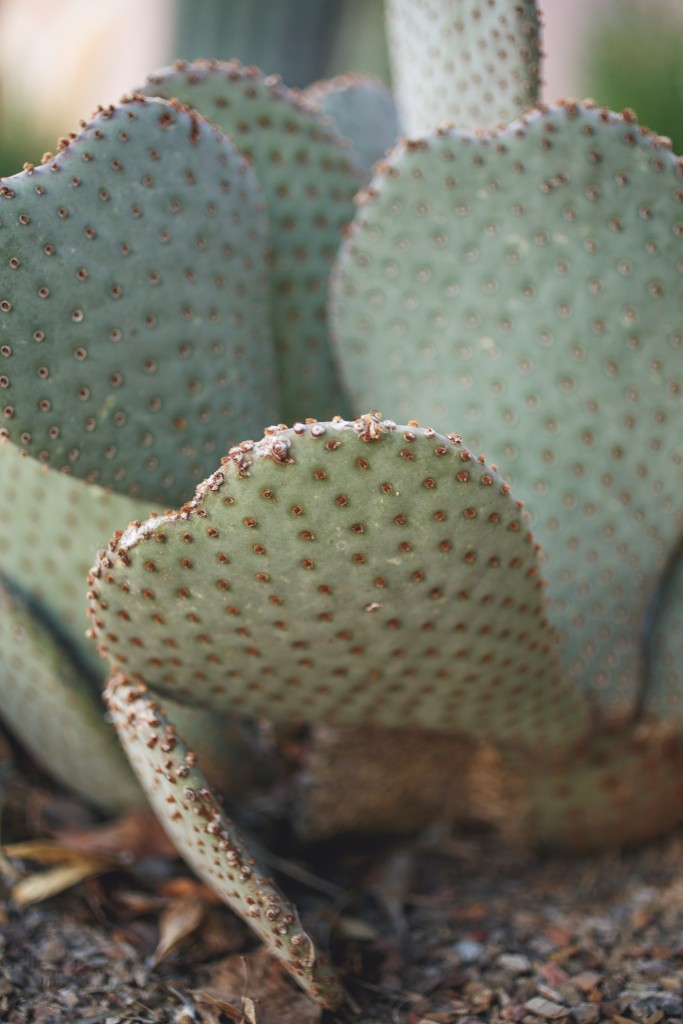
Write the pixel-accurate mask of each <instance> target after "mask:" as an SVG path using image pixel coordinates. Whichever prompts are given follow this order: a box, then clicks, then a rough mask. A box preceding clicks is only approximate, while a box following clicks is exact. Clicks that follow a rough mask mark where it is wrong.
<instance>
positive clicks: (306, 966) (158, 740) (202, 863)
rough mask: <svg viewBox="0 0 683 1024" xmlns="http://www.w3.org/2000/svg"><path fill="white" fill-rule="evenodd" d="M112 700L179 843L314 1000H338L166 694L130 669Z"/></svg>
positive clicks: (333, 981) (114, 685) (113, 685)
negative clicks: (160, 696)
mask: <svg viewBox="0 0 683 1024" xmlns="http://www.w3.org/2000/svg"><path fill="white" fill-rule="evenodd" d="M106 700H107V705H108V707H109V712H110V715H111V717H112V720H113V722H114V724H115V726H116V728H117V730H118V733H119V736H120V738H121V741H122V743H123V746H124V749H125V750H126V752H127V753H128V755H129V757H130V760H131V763H132V764H133V766H134V767H135V769H136V771H137V773H138V776H139V778H140V780H141V782H142V784H143V786H144V788H145V791H146V792H147V795H148V797H149V798H150V801H151V803H152V806H153V807H154V808H155V810H156V811H157V813H158V814H159V816H160V818H161V820H162V821H163V822H164V823H165V826H166V828H167V830H168V832H169V834H170V836H171V838H172V839H173V841H174V842H175V844H176V846H177V848H178V850H179V851H180V852H181V853H183V855H184V856H185V858H186V859H187V860H188V861H189V862H190V863H191V864H192V865H193V866H194V867H195V869H196V870H197V872H198V874H199V875H201V876H202V877H203V878H204V879H205V880H206V882H207V884H208V885H210V886H212V887H213V889H214V890H215V891H216V892H218V893H219V894H220V895H221V896H222V897H223V898H224V899H225V900H226V902H227V903H228V904H229V905H230V906H231V907H232V908H233V910H234V911H235V913H236V914H238V915H239V916H240V917H242V918H244V919H245V920H246V921H248V922H249V924H250V925H251V926H252V928H253V929H254V931H255V932H256V933H257V934H258V935H259V936H260V937H261V939H262V940H263V942H264V943H265V944H266V945H267V946H268V948H269V949H270V950H271V952H272V953H273V954H274V955H275V956H276V957H277V958H278V959H279V960H280V961H281V962H282V964H283V966H284V967H286V969H287V970H288V971H289V972H290V973H291V974H292V975H293V976H294V978H295V979H296V980H297V981H298V983H299V984H300V985H301V987H302V988H303V989H304V990H305V991H306V992H308V993H309V995H311V996H312V997H313V999H316V1000H317V1001H318V1002H320V1003H322V1004H323V1005H325V1006H330V1007H332V1008H334V1007H336V1006H338V1005H339V1004H340V1002H341V999H342V990H341V987H340V985H339V982H338V980H337V977H336V974H335V972H334V971H333V970H332V968H331V967H330V966H329V964H328V963H327V961H326V960H325V959H324V958H323V957H320V956H319V955H318V953H317V952H316V949H315V947H314V945H313V942H312V941H311V939H310V938H309V936H308V935H307V934H306V933H305V932H304V931H303V929H302V927H301V923H300V921H299V917H298V914H297V911H296V908H295V907H294V906H293V905H292V904H291V903H289V902H288V901H287V900H286V899H285V897H284V896H283V895H282V894H281V893H280V891H279V889H278V888H277V887H276V885H275V883H274V882H273V880H272V879H271V878H269V877H268V876H267V875H265V874H264V872H263V871H262V870H261V869H260V867H259V866H258V865H257V864H256V862H255V861H254V858H253V856H252V854H251V851H250V850H249V847H248V846H247V844H246V843H245V841H244V839H243V838H242V837H241V835H240V834H239V832H238V831H237V830H236V828H235V826H234V825H233V823H232V822H231V821H230V820H229V819H228V818H226V817H225V815H224V814H223V811H222V809H221V807H220V806H219V804H218V803H217V802H216V799H215V797H214V795H213V793H212V792H211V790H210V789H208V787H207V782H206V778H205V776H204V774H203V773H202V771H201V770H200V769H199V768H198V767H197V766H196V756H195V754H194V753H193V752H192V751H190V750H188V748H187V747H186V746H185V744H184V742H183V739H182V737H181V736H180V735H178V733H177V731H176V728H175V725H174V723H173V722H171V721H169V719H168V718H167V717H166V714H165V712H164V710H163V708H162V707H161V706H160V704H159V703H158V701H156V700H155V699H154V697H153V695H152V694H150V693H148V692H147V691H146V688H145V687H144V686H140V685H139V684H136V683H134V682H132V681H131V680H129V679H127V678H126V677H125V676H122V675H114V676H113V677H112V678H111V679H110V681H109V684H108V687H107V693H106Z"/></svg>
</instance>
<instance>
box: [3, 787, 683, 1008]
mask: <svg viewBox="0 0 683 1024" xmlns="http://www.w3.org/2000/svg"><path fill="white" fill-rule="evenodd" d="M29 779H30V775H29ZM3 803H4V815H3V822H4V825H3V843H4V844H7V843H10V842H12V841H15V840H18V839H26V838H31V837H32V838H33V839H36V838H38V839H41V840H42V839H43V838H44V837H45V836H46V835H48V834H54V831H55V828H61V829H64V828H65V827H68V828H69V829H70V830H71V831H72V833H73V832H74V830H76V831H78V830H80V831H81V833H82V834H83V835H85V836H87V835H88V834H89V830H90V829H92V827H93V826H94V825H96V822H95V821H94V819H93V817H92V814H91V812H89V811H88V810H87V809H86V808H83V807H82V806H81V805H79V804H78V803H77V802H75V801H74V800H73V799H69V798H66V797H64V796H63V794H59V793H56V792H55V791H54V790H53V789H50V788H49V786H48V785H47V783H46V782H45V780H43V779H39V780H38V781H27V775H26V773H25V772H24V771H23V770H22V771H21V772H19V771H10V772H9V774H8V776H7V777H6V778H5V785H4V798H3ZM139 827H140V826H138V825H137V824H136V825H135V828H139ZM150 836H152V833H150V835H148V836H147V837H146V841H145V842H143V843H140V844H139V853H138V855H137V856H131V857H130V858H129V861H130V862H129V863H125V864H122V863H107V864H105V865H104V866H103V867H102V869H101V870H100V871H99V872H98V873H95V874H94V875H93V877H90V878H87V879H86V880H85V881H83V882H81V883H79V884H78V885H76V886H75V887H71V888H67V889H65V890H64V891H62V892H60V893H58V894H57V895H55V896H53V897H51V898H49V899H45V900H42V901H41V902H36V903H34V904H31V905H27V906H19V905H17V903H16V900H14V899H13V898H12V892H13V891H14V892H16V890H13V883H14V882H15V881H16V878H17V877H19V876H23V877H27V876H28V877H29V878H35V877H38V876H40V875H41V873H43V872H46V871H48V870H50V869H49V867H46V865H45V864H44V863H38V862H35V861H33V860H32V859H31V858H30V857H22V858H15V857H12V858H11V860H10V861H9V862H7V863H5V864H4V865H3V866H2V875H3V878H4V881H3V883H2V884H3V892H2V897H3V898H2V903H1V904H0V944H1V946H2V962H1V963H0V1024H10V1022H12V1024H57V1022H59V1024H61V1022H64V1021H67V1022H70V1024H71V1022H73V1024H124V1022H125V1024H161V1022H164V1024H166V1022H170V1024H191V1022H197V1024H225V1022H228V1021H243V1022H245V1024H274V1022H276V1021H277V1024H287V1022H289V1021H292V1022H294V1021H296V1022H297V1024H302V1022H304V1021H309V1020H310V1021H316V1020H319V1021H321V1022H323V1024H359V1022H362V1024H429V1022H432V1024H456V1022H457V1024H469V1022H474V1021H491V1022H496V1021H513V1022H522V1024H543V1022H546V1024H547V1022H553V1021H558V1022H560V1024H562V1022H567V1024H599V1022H602V1021H615V1022H617V1024H626V1022H638V1024H659V1022H660V1021H670V1022H674V1024H675V1022H678V1021H681V1022H682V1024H683V832H677V833H675V834H672V835H670V836H669V837H667V838H666V839H664V840H662V841H660V842H658V843H656V844H652V845H650V846H647V847H645V848H642V849H640V850H637V851H633V852H624V853H621V854H616V853H612V854H609V855H603V856H599V857H584V858H580V859H573V860H566V859H558V858H541V857H537V856H532V855H531V854H528V853H520V852H515V851H510V850H508V849H504V848H501V846H500V844H499V843H498V842H497V840H496V839H495V837H494V836H492V835H481V834H480V835H477V834H471V835H461V836H456V837H453V836H449V835H444V834H440V833H438V832H436V831H435V832H434V833H433V834H432V835H422V836H421V837H420V838H419V839H416V840H414V841H412V842H405V841H402V842H398V841H395V842H390V841H387V842H386V843H382V844H373V845H368V844H360V843H358V842H357V841H355V842H354V843H351V842H350V841H341V840H340V841H338V842H335V843H331V844H327V845H325V846H319V847H317V848H312V849H308V850H306V851H297V850H294V851H291V850H288V851H287V855H288V856H290V855H291V854H296V861H297V863H299V864H303V865H305V867H306V868H307V869H308V870H310V871H311V872H314V873H315V874H316V875H319V876H323V877H325V878H326V879H327V881H328V888H329V893H327V894H323V893H321V892H320V891H318V890H317V889H315V888H312V887H311V886H309V885H307V884H305V883H304V882H301V881H297V882H293V881H292V880H291V879H288V878H285V877H283V878H282V884H283V886H284V887H285V888H287V889H288V891H289V892H290V893H291V895H293V896H294V898H295V899H296V900H297V902H298V903H299V905H300V907H301V909H302V913H303V916H304V919H305V920H306V921H307V924H308V925H309V926H310V927H311V929H312V930H313V931H314V932H315V933H317V935H318V936H319V937H321V942H322V943H327V944H329V945H331V950H332V955H333V957H334V959H335V961H336V962H337V963H338V964H339V965H340V966H341V968H342V969H343V971H344V973H345V980H346V985H347V989H348V992H349V1001H348V1003H347V1005H345V1006H344V1007H343V1008H342V1009H341V1010H340V1011H337V1012H336V1013H323V1014H321V1013H320V1011H318V1010H317V1009H316V1008H314V1007H313V1006H312V1005H311V1004H309V1003H308V1001H307V1000H306V999H305V997H301V998H300V997H299V996H298V995H297V993H296V992H295V990H294V988H293V987H290V985H289V983H288V981H287V980H286V979H283V978H282V976H281V973H280V971H279V969H278V968H277V966H275V965H274V964H273V963H272V962H271V961H270V960H269V959H265V958H264V957H263V956H262V955H261V953H260V951H259V950H258V949H257V948H256V944H255V943H254V941H253V940H252V938H251V937H250V935H249V934H248V932H247V931H246V929H245V928H244V927H243V926H242V925H241V924H240V923H239V922H237V921H236V920H235V918H234V917H233V916H232V915H231V913H230V912H229V911H228V910H227V909H226V908H224V907H222V906H217V905H216V904H215V903H214V902H213V901H212V900H211V898H210V895H209V894H207V893H206V891H205V890H204V889H203V887H202V886H200V885H199V884H197V883H195V882H193V881H192V880H191V877H190V876H189V875H188V873H187V872H186V870H185V869H184V868H183V866H182V864H181V863H180V862H179V861H177V860H176V859H175V858H174V857H173V856H172V855H170V853H169V851H167V850H164V849H163V844H161V845H159V844H157V843H156V841H154V840H153V836H152V838H150ZM145 847H146V848H145ZM157 847H158V848H157ZM36 850H38V851H40V846H39V845H38V846H36ZM38 860H40V856H39V857H38ZM330 882H331V883H332V887H330V884H329V883H330ZM197 908H198V909H197ZM160 937H161V939H162V945H164V944H165V945H166V946H168V949H169V951H168V952H166V953H165V954H164V950H163V949H159V942H160Z"/></svg>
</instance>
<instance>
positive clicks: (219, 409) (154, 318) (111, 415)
mask: <svg viewBox="0 0 683 1024" xmlns="http://www.w3.org/2000/svg"><path fill="white" fill-rule="evenodd" d="M0 198H1V199H2V203H1V204H0V217H1V218H2V258H3V265H4V266H5V267H9V270H10V271H11V273H9V274H8V275H7V276H6V278H5V279H4V281H3V285H4V291H3V297H2V298H0V353H1V354H2V371H3V372H2V375H1V376H0V387H2V389H3V397H4V399H5V404H4V407H3V413H4V422H5V426H4V427H3V433H4V436H6V437H7V438H9V440H11V441H13V442H14V443H15V444H17V445H19V446H21V447H22V449H23V450H24V451H27V452H29V453H30V454H31V455H33V456H34V457H35V458H37V459H38V460H39V461H41V462H44V463H46V464H49V465H51V466H54V467H56V468H58V469H61V470H65V471H67V472H72V473H73V474H75V475H77V476H78V477H80V478H81V479H85V480H88V481H89V482H91V483H98V484H100V485H102V486H109V487H113V488H114V489H116V490H118V491H122V492H123V493H128V494H132V495H135V496H138V495H139V496H142V497H144V498H148V499H151V500H153V501H161V502H163V501H166V502H167V503H168V502H169V501H170V502H173V501H178V500H182V496H183V495H184V494H185V493H186V490H187V487H188V481H192V480H196V479H197V477H199V476H202V475H204V474H205V473H207V472H208V471H209V470H210V468H211V467H212V465H213V463H214V462H215V460H216V458H217V457H218V456H219V453H220V451H221V449H222V446H223V444H224V441H225V425H226V424H227V422H228V421H229V422H230V424H231V425H232V427H231V429H232V430H236V431H237V434H235V435H233V437H234V440H238V439H239V436H240V434H241V432H242V431H243V430H245V429H246V431H247V432H249V431H252V430H255V429H256V426H257V424H259V423H261V422H262V421H263V417H264V416H266V417H267V418H268V419H270V418H272V417H273V416H275V415H277V410H276V409H275V408H274V403H273V394H274V386H273V381H272V379H271V376H270V373H269V367H270V364H271V363H272V360H271V357H270V335H269V329H268V317H267V311H268V297H267V296H268V292H267V288H268V278H267V275H266V268H265V236H266V232H267V221H266V217H265V211H264V208H263V201H262V198H261V196H260V194H259V190H258V185H257V182H256V180H255V178H254V176H253V174H252V173H251V171H250V170H249V168H248V166H247V164H246V162H245V160H244V158H243V157H242V156H241V155H240V154H239V153H237V151H236V150H235V148H234V146H232V145H231V143H230V142H229V141H228V140H227V139H225V138H224V137H223V136H222V135H220V134H219V133H218V132H216V131H215V130H213V129H212V128H211V127H210V126H209V125H208V124H207V123H206V122H205V121H203V120H201V119H199V118H198V117H197V115H196V114H194V113H192V112H190V111H186V110H182V109H179V108H178V107H177V106H175V107H173V106H171V105H169V104H168V103H165V102H162V101H159V100H151V101H146V100H144V99H142V98H134V99H131V100H129V101H127V102H125V103H123V104H121V105H120V106H119V107H117V108H109V109H107V110H102V111H100V112H99V113H98V114H97V115H96V117H95V118H94V120H93V121H92V122H91V123H90V124H89V125H86V126H85V127H84V128H83V129H82V131H81V133H80V134H79V135H78V136H75V137H74V138H72V139H66V140H64V142H63V145H62V147H61V149H60V152H59V153H58V154H57V155H56V156H55V157H54V158H52V159H49V160H47V161H46V162H45V163H44V164H42V165H41V166H40V167H27V168H26V169H25V170H24V171H23V172H21V173H20V174H17V175H14V177H12V178H10V179H6V181H5V184H4V185H3V187H2V192H1V193H0ZM74 409H76V410H77V413H76V415H74ZM36 411H37V413H38V414H36ZM219 438H220V440H219Z"/></svg>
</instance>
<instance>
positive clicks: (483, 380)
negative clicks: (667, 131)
mask: <svg viewBox="0 0 683 1024" xmlns="http://www.w3.org/2000/svg"><path fill="white" fill-rule="evenodd" d="M340 264H341V266H340V269H339V271H338V273H337V277H336V287H335V289H334V295H333V305H332V315H333V319H334V325H335V330H336V334H337V340H338V346H337V347H338V352H339V358H340V361H341V363H342V364H343V365H344V368H345V373H346V380H347V385H348V387H349V389H350V391H351V392H352V393H353V399H354V402H355V407H356V408H357V409H358V408H372V407H377V408H380V409H382V411H383V412H384V414H385V415H389V416H392V417H393V418H394V419H403V418H404V417H407V416H415V417H417V418H418V419H419V418H422V419H424V420H428V421H430V422H432V423H433V424H434V425H435V426H436V427H437V428H438V429H442V430H443V429H457V430H459V431H460V432H461V433H462V434H463V437H464V440H465V442H466V443H467V444H468V445H469V446H470V447H471V448H473V450H475V451H484V452H485V453H486V455H487V457H488V458H489V459H491V460H493V461H494V462H495V463H497V464H498V465H499V467H500V471H501V473H502V474H503V476H504V477H505V478H506V479H508V480H510V482H511V483H512V485H513V487H514V490H515V493H517V494H518V495H519V497H521V498H523V499H524V500H525V501H526V502H527V503H528V507H529V509H530V511H531V513H532V522H533V529H534V532H535V534H536V536H537V539H538V540H539V541H540V542H541V544H542V546H543V549H544V551H545V554H546V556H547V562H546V563H545V565H544V572H545V573H546V574H547V576H548V578H549V581H550V586H549V598H550V602H551V603H550V609H551V611H550V614H551V618H552V621H553V622H554V624H555V625H556V627H557V629H558V630H559V632H560V634H561V636H562V640H563V652H564V654H563V657H564V661H565V664H566V666H567V667H568V669H569V671H570V672H571V675H572V677H573V678H574V679H575V680H576V682H577V684H578V685H580V686H582V687H585V689H586V690H588V691H589V692H591V693H594V694H595V695H596V697H597V698H598V699H599V701H600V702H601V703H602V705H603V707H605V708H606V709H607V710H614V711H615V712H616V713H619V714H621V713H628V712H629V711H630V710H632V709H633V708H634V707H635V705H636V704H637V702H638V696H639V694H638V691H639V687H640V683H641V678H640V660H639V659H640V650H639V642H640V621H641V617H642V615H643V613H644V609H645V607H646V605H647V602H648V601H649V597H650V594H651V592H652V590H653V588H654V587H655V586H656V584H657V576H658V573H659V572H660V571H661V568H662V566H663V564H664V563H665V561H666V559H667V557H668V554H669V551H670V549H671V547H672V545H673V544H674V542H675V540H676V538H677V537H678V535H679V534H680V532H681V527H682V525H683V515H682V511H681V505H680V494H681V484H682V482H683V481H682V476H683V473H682V469H681V467H682V466H683V406H682V404H681V397H680V392H681V386H682V371H683V365H682V354H681V349H682V348H683V280H682V277H681V268H683V179H682V177H681V172H680V168H679V163H678V160H677V159H676V157H674V156H673V155H672V154H671V153H670V152H669V151H668V150H667V149H666V148H665V147H663V146H661V145H659V144H658V142H657V140H656V139H655V138H654V137H652V136H649V135H647V134H641V132H640V131H639V129H638V126H637V125H635V124H632V123H630V122H629V121H626V120H624V119H622V118H621V117H620V116H618V115H614V114H608V113H606V112H604V111H600V110H593V109H587V108H584V107H577V106H567V107H561V106H560V107H555V108H550V109H549V110H548V111H547V112H538V113H533V114H530V115H529V116H528V117H527V118H525V119H524V120H522V121H520V122H517V123H515V124H513V125H512V126H511V127H510V128H509V129H507V130H505V131H501V132H500V133H497V134H491V135H488V136H484V137H479V138H477V137H472V136H468V135H464V134H460V133H458V132H456V131H444V132H440V133H439V132H438V133H436V134H434V135H433V136H430V137H429V138H428V139H426V140H425V141H424V143H423V144H421V145H418V146H412V147H408V148H399V149H398V150H397V151H395V153H394V155H393V156H392V157H391V159H390V161H389V168H388V169H387V170H386V171H385V172H384V173H381V174H379V175H378V176H377V177H376V178H375V180H374V181H373V182H372V185H371V190H370V191H369V192H368V195H367V199H366V201H365V202H364V203H363V204H362V205H361V207H360V209H359V211H358V215H357V218H356V221H355V223H354V227H353V230H352V232H351V234H350V237H349V238H348V239H347V240H346V242H345V243H344V246H343V249H342V254H341V259H340Z"/></svg>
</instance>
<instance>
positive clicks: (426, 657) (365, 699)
mask: <svg viewBox="0 0 683 1024" xmlns="http://www.w3.org/2000/svg"><path fill="white" fill-rule="evenodd" d="M90 616H91V622H92V627H93V630H94V632H95V635H96V637H97V638H98V641H99V647H100V650H101V653H102V654H103V655H104V656H105V657H106V658H107V659H108V660H109V663H110V665H111V668H112V670H113V671H121V672H125V673H126V674H127V675H129V676H132V677H138V678H140V679H142V680H143V681H144V682H145V683H146V684H148V685H149V686H150V687H151V688H153V689H154V690H155V691H156V692H158V693H159V694H161V695H162V696H163V695H164V694H168V695H170V696H172V697H174V698H175V699H177V700H180V701H186V702H189V703H194V704H203V705H204V706H206V707H211V708H214V709H216V710H220V711H225V710H229V711H233V712H236V713H238V714H240V715H243V716H253V717H256V716H265V717H267V718H269V719H271V720H275V721H278V720H284V721H287V722H292V721H300V722H306V721H320V720H327V721H334V722H338V723H349V724H358V723H368V724H381V725H385V726H410V727H416V726H423V727H426V728H429V729H436V730H441V731H449V732H458V731H459V732H463V733H468V734H471V735H473V736H477V737H484V738H497V739H498V740H500V741H501V742H504V743H518V744H519V743H521V744H526V745H530V746H534V745H537V744H539V743H540V744H543V745H544V746H545V747H546V748H552V747H556V748H557V750H558V751H561V750H563V749H566V748H567V746H569V745H571V744H572V743H575V742H576V740H577V739H578V738H580V737H581V736H582V735H583V734H584V733H585V731H586V730H587V728H588V714H587V711H586V708H585V707H584V705H583V703H582V702H581V701H580V700H579V699H578V698H577V696H576V694H575V693H574V691H573V688H571V687H568V686H567V685H565V683H564V681H563V679H562V676H561V672H560V669H559V666H558V661H557V657H556V652H555V647H554V637H553V635H552V633H551V632H549V630H548V627H547V624H546V622H545V618H544V611H543V588H542V581H541V579H540V576H539V572H538V565H537V552H536V548H535V545H534V543H533V540H532V538H531V535H530V534H529V532H528V528H527V524H526V521H525V517H524V514H523V512H522V511H520V507H519V505H518V503H517V502H516V501H515V500H514V499H513V498H512V497H511V495H510V493H509V488H508V487H507V486H506V485H505V484H503V482H502V481H501V479H500V478H499V476H498V475H497V473H496V472H495V471H494V470H493V469H492V468H490V467H488V466H487V465H486V464H485V463H484V462H483V460H479V459H477V458H475V457H474V456H472V455H471V453H470V452H469V451H468V450H467V449H466V448H465V447H464V445H463V444H462V442H461V441H460V440H459V439H458V438H457V437H451V438H448V437H445V436H441V435H439V434H436V433H435V432H434V431H432V430H428V429H420V428H418V427H417V426H410V425H409V426H405V427H399V426H396V425H395V424H393V423H390V422H389V421H382V420H380V419H379V418H378V417H376V416H372V415H369V416H365V417H362V418H361V419H359V420H356V421H355V422H345V421H342V420H338V421H334V422H331V423H318V422H311V421H309V422H307V423H305V424H304V423H300V424H295V425H294V427H292V428H291V429H286V428H282V427H274V428H271V429H270V430H268V431H267V432H266V436H265V437H264V438H263V440H262V441H260V442H258V443H253V442H246V443H245V444H242V445H240V446H238V447H236V448H234V449H233V450H232V451H231V452H230V454H229V455H228V457H227V458H226V459H225V460H224V462H223V465H222V466H221V468H220V469H219V470H218V471H216V472H215V473H214V474H213V476H211V477H209V479H208V480H207V481H206V482H205V483H204V484H202V485H201V486H200V487H199V488H198V490H197V494H196V496H195V498H194V500H193V501H191V502H189V503H188V504H187V505H185V506H184V507H183V508H182V509H181V510H180V512H178V513H176V514H174V515H170V516H164V517H159V518H156V519H153V520H149V521H148V522H147V523H143V524H142V525H140V526H133V527H131V528H129V529H128V530H127V531H126V532H125V533H123V534H117V535H116V536H115V537H114V539H113V541H112V542H111V544H110V546H109V549H108V550H107V551H106V552H104V553H103V554H102V555H101V557H100V558H99V561H98V563H97V566H96V567H95V569H94V570H93V572H92V574H91V579H90Z"/></svg>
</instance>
